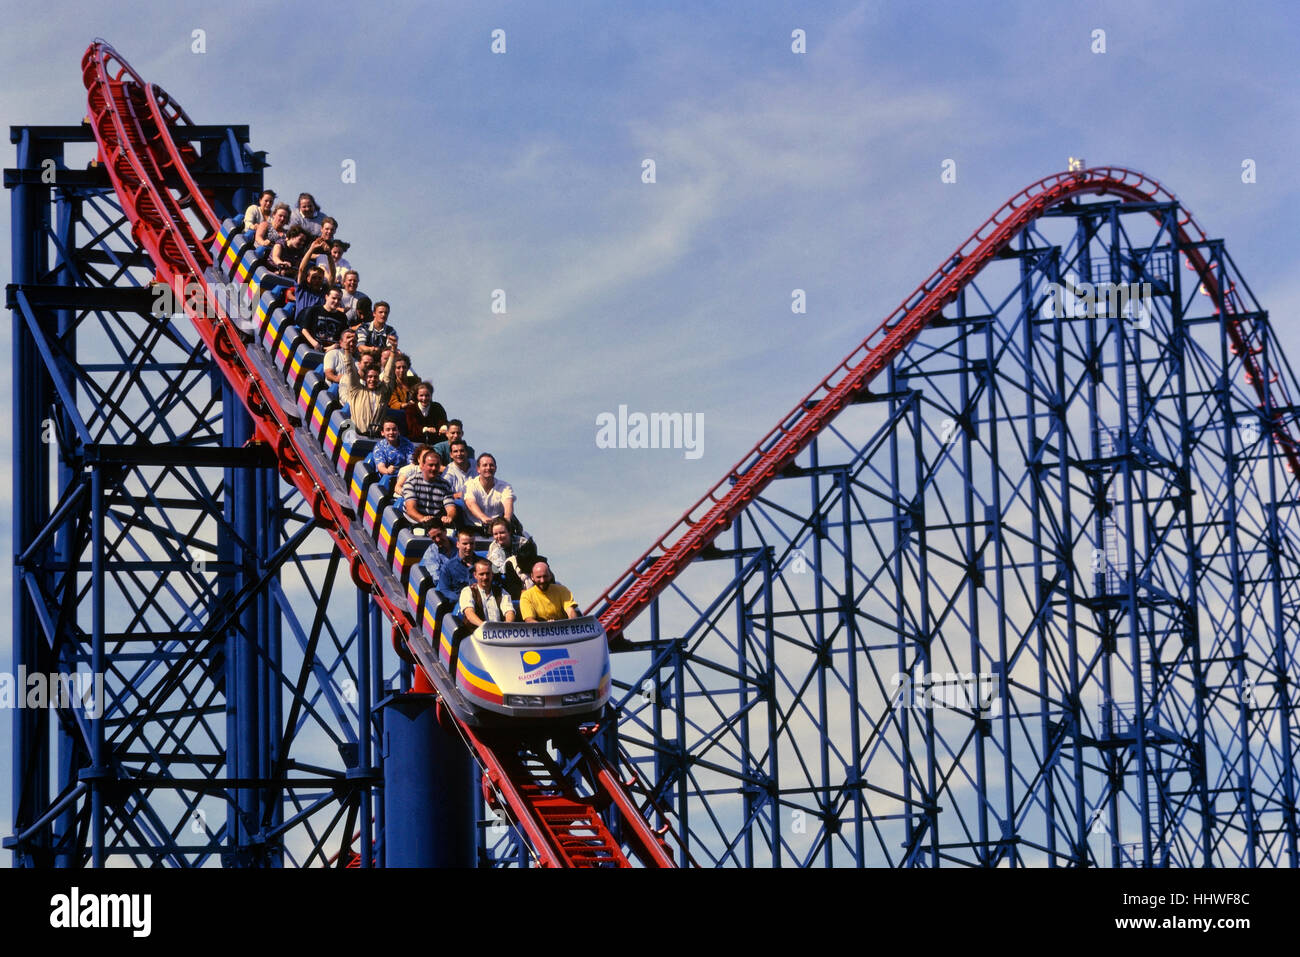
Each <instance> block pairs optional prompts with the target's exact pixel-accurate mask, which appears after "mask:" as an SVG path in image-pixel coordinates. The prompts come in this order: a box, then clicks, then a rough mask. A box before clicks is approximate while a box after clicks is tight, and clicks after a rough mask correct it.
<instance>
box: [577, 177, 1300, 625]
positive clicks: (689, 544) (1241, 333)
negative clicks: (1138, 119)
mask: <svg viewBox="0 0 1300 957" xmlns="http://www.w3.org/2000/svg"><path fill="white" fill-rule="evenodd" d="M1090 193H1096V194H1113V195H1115V196H1118V197H1120V198H1122V199H1125V200H1128V201H1131V202H1141V203H1148V202H1158V203H1166V202H1177V199H1176V197H1175V196H1174V195H1173V193H1171V192H1169V191H1168V190H1167V189H1165V188H1164V187H1163V186H1162V185H1160V184H1159V183H1158V182H1156V181H1155V180H1154V179H1151V178H1150V177H1148V176H1145V175H1144V174H1142V173H1139V172H1137V171H1135V170H1130V169H1124V168H1122V167H1116V166H1105V167H1094V168H1092V169H1086V170H1079V171H1076V172H1066V173H1056V174H1055V175H1053V176H1048V177H1046V178H1044V179H1040V180H1039V181H1038V182H1036V183H1034V184H1032V185H1030V186H1027V187H1025V188H1024V189H1023V190H1021V191H1020V192H1019V193H1017V194H1016V195H1015V196H1013V197H1011V199H1009V200H1007V201H1006V203H1004V204H1003V205H1002V207H1001V208H1000V209H998V211H997V212H995V213H994V214H993V215H992V216H990V217H989V218H988V220H987V221H986V222H985V223H984V225H982V226H981V227H980V228H979V229H977V230H976V231H975V232H974V233H973V234H972V235H971V237H970V238H969V239H967V240H966V241H965V242H964V243H962V244H961V246H959V247H958V248H957V251H956V252H955V253H953V254H952V255H951V256H949V257H948V258H947V259H945V260H944V263H945V265H942V266H940V267H939V268H938V269H936V270H935V271H934V272H932V273H931V274H930V276H929V277H928V278H927V279H926V280H925V282H923V283H921V285H919V286H917V288H916V289H915V291H913V292H912V294H911V295H910V296H908V297H907V298H906V299H904V300H903V302H902V304H901V305H899V307H898V308H897V309H895V310H894V311H893V312H892V313H890V315H889V316H887V317H886V318H885V320H884V321H883V322H881V323H880V325H879V326H877V327H876V328H875V330H874V331H873V332H872V333H871V334H870V335H869V336H867V338H866V339H864V340H863V341H862V343H861V344H860V345H859V346H858V347H857V348H856V349H854V350H853V352H851V353H850V354H849V355H848V356H847V357H846V358H845V359H844V361H842V362H841V363H840V364H839V365H837V366H836V367H835V368H834V369H833V370H831V373H830V375H828V376H826V378H824V379H823V380H822V381H821V382H819V383H818V384H817V386H816V387H815V388H814V389H813V390H812V391H811V392H809V393H808V395H807V396H805V397H804V398H803V399H802V400H801V401H800V402H799V403H798V404H797V405H796V406H795V407H794V408H793V409H792V410H791V411H790V413H789V414H788V415H786V416H785V417H784V418H782V419H781V421H780V422H779V423H778V424H777V426H776V428H774V429H772V430H771V431H770V432H768V433H767V435H765V436H763V438H762V439H760V440H759V441H758V443H757V444H756V445H755V446H754V447H753V448H752V449H751V450H750V451H749V452H748V453H747V454H746V455H745V456H744V457H743V458H742V459H741V460H740V461H739V462H738V463H737V464H736V465H735V467H734V468H732V469H731V471H729V472H728V473H727V474H726V475H724V476H723V477H722V478H721V479H720V480H719V481H718V482H717V483H716V484H715V485H714V486H713V487H712V488H710V489H709V490H708V491H707V492H705V493H704V495H703V497H701V498H700V500H699V501H698V502H696V503H695V504H694V505H693V506H691V507H690V508H689V509H688V510H687V511H686V513H685V514H683V515H682V517H681V518H679V519H678V520H677V521H676V522H675V523H674V524H673V525H672V527H671V528H669V529H668V531H667V532H665V533H664V534H663V535H661V536H659V538H658V540H657V541H656V542H655V543H654V544H653V545H651V546H650V547H649V548H648V549H646V550H645V552H644V553H642V555H641V557H640V558H638V559H637V560H636V561H635V562H633V563H632V565H631V567H630V568H628V569H627V571H625V572H624V573H623V574H622V575H620V576H619V577H618V578H617V579H615V581H614V583H613V584H612V585H610V586H609V588H607V589H605V592H604V593H603V594H602V595H601V596H600V597H599V598H598V599H596V601H595V602H593V603H592V605H591V607H592V608H593V609H598V611H597V612H596V614H597V615H598V616H599V618H600V621H601V623H602V624H603V625H604V626H605V630H606V632H607V633H608V634H609V636H610V638H611V640H613V639H616V638H618V637H620V636H621V635H622V633H623V631H624V629H626V627H627V625H628V623H629V622H631V621H632V619H633V618H635V617H636V616H637V615H638V614H640V613H641V612H642V611H643V610H644V609H645V608H647V607H649V605H650V603H651V601H653V600H654V598H655V596H657V595H659V594H660V593H661V592H662V591H663V590H664V589H665V588H667V587H668V586H669V585H670V584H671V583H672V582H673V580H674V579H675V578H676V577H677V576H678V575H679V574H681V572H682V571H683V570H684V569H685V568H686V566H687V565H689V564H690V563H691V562H692V561H693V560H694V559H695V558H696V557H698V556H699V555H700V553H701V552H703V550H704V549H705V548H706V547H708V545H709V544H710V543H711V542H712V541H713V540H714V539H715V538H716V537H717V536H718V535H719V534H720V533H721V532H722V531H723V530H724V529H726V528H727V526H728V525H730V523H731V522H732V521H733V520H735V518H736V517H737V516H738V515H739V514H740V513H741V511H743V510H744V509H745V507H746V506H748V505H749V504H750V502H752V501H754V499H755V498H757V497H758V495H759V494H760V493H761V492H762V491H763V489H764V488H766V487H767V485H768V483H770V482H771V481H772V480H773V479H775V478H776V477H777V476H778V475H780V474H781V471H782V470H783V469H784V468H785V467H786V466H788V465H789V464H790V463H792V462H793V461H794V459H795V457H796V456H797V455H798V454H799V453H800V452H801V451H803V449H804V448H805V447H806V446H807V445H808V444H809V443H810V442H812V440H813V439H814V438H815V437H816V436H817V434H818V433H820V432H821V430H822V429H823V428H825V427H826V426H827V425H828V424H829V423H830V422H831V420H832V419H834V418H835V416H837V415H838V414H839V413H840V412H841V411H842V410H843V409H844V407H845V406H847V405H849V404H851V403H852V402H853V401H854V399H855V397H857V396H859V395H861V394H863V393H864V392H865V391H866V390H867V387H868V386H869V385H870V384H871V382H872V380H873V379H875V377H876V376H877V375H879V374H880V373H881V372H883V371H884V370H885V368H887V367H888V366H889V364H890V363H891V362H893V361H894V359H895V358H897V357H898V355H899V354H900V353H901V352H902V351H903V349H905V348H906V347H907V345H908V343H910V342H911V341H912V340H913V339H915V338H916V336H917V335H918V334H919V333H920V332H921V330H922V329H924V328H925V327H926V325H927V324H928V323H929V322H930V320H931V319H933V318H934V317H936V316H938V315H939V314H940V312H941V310H942V309H943V307H944V306H945V305H947V304H948V303H950V302H952V301H953V300H955V299H956V298H957V295H958V293H960V292H961V290H962V288H963V287H964V286H965V285H966V284H967V283H969V282H970V281H971V280H973V279H974V278H975V276H976V275H977V274H978V273H979V272H980V270H981V269H983V268H984V266H985V265H986V264H987V263H988V262H989V261H990V260H992V259H993V258H994V257H995V256H996V255H997V254H998V253H999V252H1000V251H1001V250H1002V249H1004V248H1005V247H1006V246H1007V245H1009V244H1010V243H1011V241H1012V240H1013V239H1014V238H1015V237H1016V236H1017V235H1018V234H1019V233H1020V231H1021V230H1023V229H1024V228H1025V227H1026V226H1028V225H1029V224H1030V223H1031V222H1033V221H1034V220H1035V219H1037V218H1038V217H1040V216H1042V215H1043V213H1045V212H1046V211H1047V210H1049V209H1051V208H1052V207H1053V206H1056V205H1058V204H1060V203H1063V202H1065V201H1066V200H1068V199H1071V198H1073V197H1076V196H1082V195H1086V194H1090ZM1182 212H1183V218H1182V219H1180V220H1179V221H1178V239H1179V240H1180V245H1185V246H1186V245H1187V244H1203V243H1205V242H1206V241H1207V237H1206V235H1205V231H1204V230H1202V229H1201V227H1200V226H1199V225H1198V224H1197V223H1196V221H1195V220H1194V219H1193V218H1192V216H1191V214H1190V213H1188V212H1187V210H1186V209H1183V210H1182ZM1152 215H1153V216H1156V217H1157V219H1158V218H1159V212H1158V211H1156V210H1153V211H1152ZM1184 253H1185V254H1186V256H1187V258H1188V260H1189V261H1190V262H1191V264H1192V267H1193V268H1194V269H1195V271H1196V273H1197V275H1198V276H1199V277H1200V280H1201V282H1202V283H1203V284H1204V286H1205V289H1206V291H1207V292H1208V293H1209V294H1210V296H1212V297H1213V299H1214V302H1215V304H1216V306H1217V307H1218V308H1219V309H1220V310H1223V312H1224V314H1225V315H1228V316H1230V317H1231V316H1232V315H1234V314H1236V313H1238V312H1239V310H1238V308H1237V299H1236V294H1235V293H1234V292H1232V291H1231V288H1230V289H1229V294H1228V296H1227V299H1226V301H1225V297H1224V296H1223V295H1222V292H1221V290H1220V288H1219V282H1218V278H1217V277H1216V276H1215V275H1214V272H1213V270H1212V269H1211V268H1210V265H1209V263H1208V262H1207V261H1206V259H1205V256H1204V252H1203V248H1202V246H1201V245H1191V246H1189V247H1188V248H1185V249H1184ZM1243 325H1244V323H1243V321H1242V320H1238V319H1230V320H1229V323H1228V334H1229V336H1230V337H1231V340H1232V347H1233V352H1234V354H1236V355H1239V356H1241V357H1242V358H1243V362H1244V364H1245V366H1246V381H1247V383H1248V384H1250V385H1253V386H1254V388H1255V392H1256V394H1257V395H1258V397H1259V401H1260V406H1261V407H1262V408H1269V409H1274V410H1277V409H1282V410H1289V409H1290V407H1291V402H1290V399H1289V398H1288V396H1287V395H1286V390H1285V387H1284V386H1283V385H1282V384H1281V383H1280V382H1274V383H1270V382H1269V381H1267V380H1266V379H1265V377H1264V376H1263V375H1262V374H1261V371H1260V367H1259V363H1258V361H1257V360H1256V358H1255V356H1256V354H1257V352H1258V351H1259V350H1258V349H1257V348H1252V343H1251V335H1250V330H1249V329H1246V328H1243ZM1274 378H1276V377H1274ZM1273 384H1276V385H1277V386H1278V392H1279V393H1281V400H1280V401H1275V400H1274V398H1273V396H1272V394H1271V389H1270V385H1273ZM1273 435H1274V440H1275V441H1276V442H1277V443H1278V444H1279V445H1280V446H1281V447H1282V451H1283V453H1284V454H1285V456H1286V459H1287V466H1288V468H1289V469H1290V470H1291V472H1292V473H1294V474H1300V448H1297V445H1296V442H1295V440H1294V439H1292V437H1291V433H1290V431H1289V430H1288V428H1287V425H1286V422H1285V421H1284V420H1283V413H1282V412H1275V413H1274V414H1273Z"/></svg>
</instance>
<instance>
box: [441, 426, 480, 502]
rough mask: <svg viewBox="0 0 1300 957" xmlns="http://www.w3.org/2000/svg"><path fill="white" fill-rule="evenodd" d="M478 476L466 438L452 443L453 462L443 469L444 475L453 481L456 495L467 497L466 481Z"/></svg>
mask: <svg viewBox="0 0 1300 957" xmlns="http://www.w3.org/2000/svg"><path fill="white" fill-rule="evenodd" d="M477 476H478V471H477V470H476V469H475V468H474V463H473V462H471V461H470V460H469V446H468V445H467V444H466V443H465V440H464V439H457V440H456V441H455V442H453V443H451V464H450V465H448V466H447V467H446V468H445V469H443V470H442V477H443V478H445V479H446V480H447V481H448V482H450V483H451V487H452V488H453V489H455V491H456V497H457V498H459V499H463V498H464V497H465V483H466V482H468V481H469V480H470V479H472V478H476V477H477Z"/></svg>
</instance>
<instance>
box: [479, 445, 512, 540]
mask: <svg viewBox="0 0 1300 957" xmlns="http://www.w3.org/2000/svg"><path fill="white" fill-rule="evenodd" d="M465 508H466V509H468V510H469V517H470V518H471V519H472V520H473V521H475V522H478V523H479V525H481V526H482V531H480V532H478V533H477V534H480V535H491V534H492V533H491V532H490V531H489V529H490V528H491V527H492V519H494V518H504V519H505V520H506V521H507V522H509V523H510V527H511V528H514V529H515V531H517V532H518V531H521V529H520V528H518V527H516V526H518V524H519V523H518V522H517V521H515V490H514V489H513V488H511V487H510V483H509V482H502V481H500V480H499V479H498V478H497V460H496V457H495V456H493V455H490V454H489V453H487V452H484V453H483V454H482V455H480V456H479V457H478V476H477V477H475V478H472V479H470V480H469V481H467V482H466V483H465Z"/></svg>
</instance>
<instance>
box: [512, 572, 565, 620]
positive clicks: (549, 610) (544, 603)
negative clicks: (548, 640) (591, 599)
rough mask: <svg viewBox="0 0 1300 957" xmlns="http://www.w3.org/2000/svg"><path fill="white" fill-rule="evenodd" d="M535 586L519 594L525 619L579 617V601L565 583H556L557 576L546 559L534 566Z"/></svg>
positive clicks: (521, 612) (520, 608)
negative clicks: (574, 598)
mask: <svg viewBox="0 0 1300 957" xmlns="http://www.w3.org/2000/svg"><path fill="white" fill-rule="evenodd" d="M529 577H530V578H531V579H532V582H533V587H532V588H529V589H528V590H527V591H525V592H524V593H523V594H522V595H520V596H519V613H520V614H521V615H523V618H524V621H560V620H561V619H563V618H577V617H578V603H577V602H576V601H574V600H573V594H572V593H571V592H570V591H569V589H567V588H565V587H564V586H563V585H559V584H556V581H555V576H554V575H552V574H551V568H550V566H549V565H547V564H546V561H545V560H542V561H539V562H538V563H537V564H535V565H534V566H533V571H532V574H531V575H530V576H529Z"/></svg>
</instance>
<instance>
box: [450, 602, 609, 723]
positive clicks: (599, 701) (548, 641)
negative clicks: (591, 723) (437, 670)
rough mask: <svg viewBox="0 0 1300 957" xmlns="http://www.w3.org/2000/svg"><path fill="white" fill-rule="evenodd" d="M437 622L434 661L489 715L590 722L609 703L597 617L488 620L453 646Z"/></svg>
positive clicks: (480, 718) (482, 718) (483, 718)
mask: <svg viewBox="0 0 1300 957" xmlns="http://www.w3.org/2000/svg"><path fill="white" fill-rule="evenodd" d="M447 624H448V622H444V626H443V629H442V636H441V640H440V641H439V646H440V647H439V649H438V650H439V658H440V659H441V661H442V662H443V664H444V665H445V666H446V667H447V670H448V672H451V673H452V674H453V676H454V680H455V683H456V688H457V690H459V691H460V693H461V695H462V696H463V698H464V700H465V701H466V702H467V703H468V704H469V705H470V706H471V707H472V708H473V709H474V712H475V714H474V716H473V720H474V722H475V723H479V724H482V723H491V724H496V723H499V722H498V721H496V720H495V719H496V718H498V717H501V718H513V719H532V720H553V719H573V720H582V719H594V718H595V717H597V716H598V715H599V713H600V710H601V709H602V708H603V707H604V706H605V702H607V701H608V700H609V693H610V669H609V642H608V640H607V638H606V636H605V629H604V628H603V627H602V626H601V624H600V621H599V619H597V618H595V617H592V616H588V617H585V618H574V619H563V620H561V621H540V622H488V623H486V624H484V625H483V626H481V627H480V628H478V629H476V630H475V631H474V633H473V634H472V635H469V636H468V637H466V638H464V639H463V640H461V642H460V644H459V647H455V661H454V663H453V662H452V660H451V658H452V653H453V645H454V643H453V641H452V640H451V631H450V629H449V628H448V627H447Z"/></svg>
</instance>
